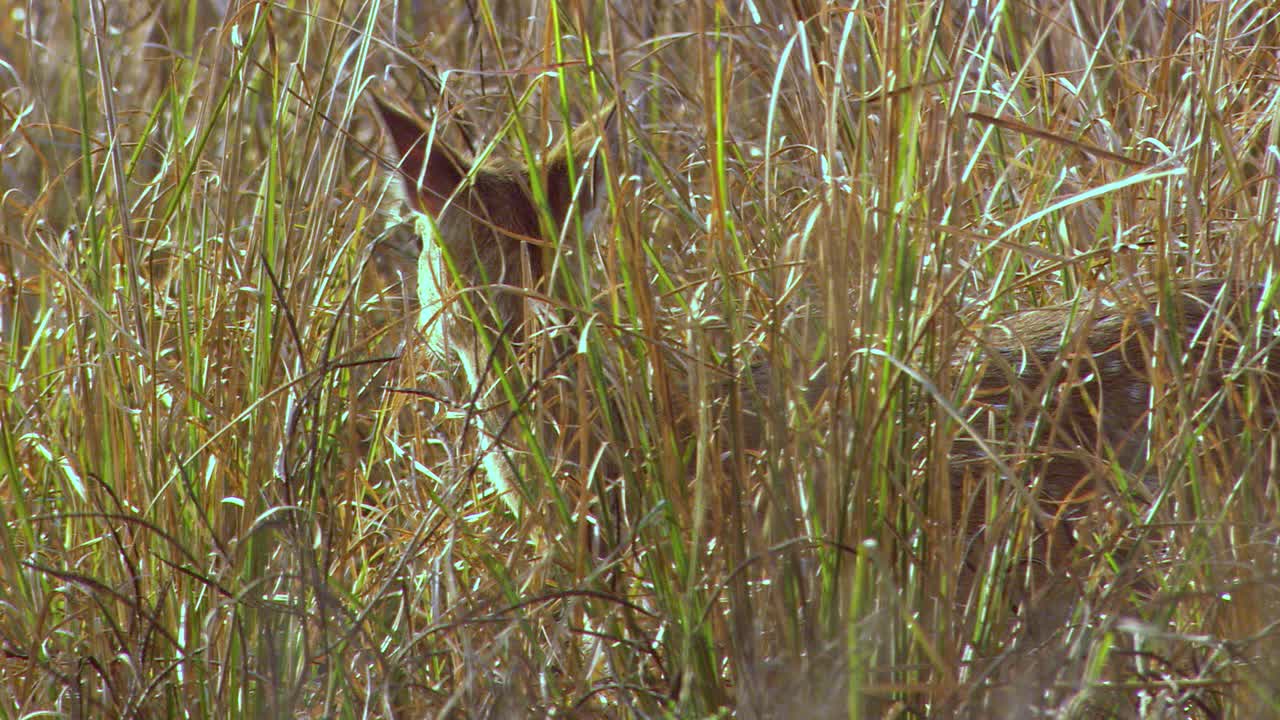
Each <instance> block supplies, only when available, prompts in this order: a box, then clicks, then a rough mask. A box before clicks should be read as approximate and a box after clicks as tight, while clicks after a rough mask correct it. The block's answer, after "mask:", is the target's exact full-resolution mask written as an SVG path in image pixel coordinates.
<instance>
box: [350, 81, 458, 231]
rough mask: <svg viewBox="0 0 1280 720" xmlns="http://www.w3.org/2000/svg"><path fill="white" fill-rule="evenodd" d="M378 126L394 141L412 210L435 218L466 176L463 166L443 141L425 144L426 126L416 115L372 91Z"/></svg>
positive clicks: (427, 130) (427, 135)
mask: <svg viewBox="0 0 1280 720" xmlns="http://www.w3.org/2000/svg"><path fill="white" fill-rule="evenodd" d="M372 95H373V102H374V106H375V107H376V108H377V110H378V117H379V118H380V119H381V120H382V126H383V127H384V128H386V129H387V134H388V135H390V136H391V141H392V142H393V143H395V147H396V155H395V161H394V162H395V166H396V170H397V172H399V173H400V179H401V180H403V181H404V187H405V192H406V193H407V194H408V197H409V202H410V203H411V204H412V205H413V207H414V209H415V210H419V211H421V212H424V213H427V214H428V215H430V216H432V217H438V216H439V215H440V210H441V209H442V208H443V207H444V204H445V202H446V201H447V200H448V199H449V198H450V197H452V196H453V194H454V192H455V191H456V190H457V189H458V185H460V184H461V183H462V180H463V178H465V177H466V176H467V168H466V165H464V164H463V163H462V162H461V161H460V160H458V157H457V156H456V155H455V154H454V153H453V152H452V151H451V150H449V149H448V148H447V147H445V146H444V144H443V143H440V142H435V143H432V144H431V145H430V146H428V139H429V137H430V129H429V128H428V127H427V124H426V123H425V122H424V121H423V120H421V119H420V118H418V117H415V116H414V115H412V114H410V113H408V112H406V111H404V110H401V109H400V108H399V107H398V106H397V105H396V104H394V103H392V102H390V101H388V100H386V99H385V98H383V97H382V96H380V95H378V94H377V93H372Z"/></svg>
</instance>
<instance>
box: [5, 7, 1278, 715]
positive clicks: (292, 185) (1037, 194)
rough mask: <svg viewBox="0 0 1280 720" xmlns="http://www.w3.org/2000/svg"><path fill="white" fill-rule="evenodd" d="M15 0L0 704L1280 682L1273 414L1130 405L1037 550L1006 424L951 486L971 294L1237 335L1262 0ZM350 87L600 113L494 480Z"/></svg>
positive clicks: (1143, 697)
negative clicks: (1203, 282) (599, 193)
mask: <svg viewBox="0 0 1280 720" xmlns="http://www.w3.org/2000/svg"><path fill="white" fill-rule="evenodd" d="M3 12H4V15H3V16H0V120H2V122H0V178H2V179H0V190H3V191H4V192H3V195H2V196H0V201H2V202H0V278H2V282H0V328H2V329H3V338H2V341H0V373H2V374H3V385H4V387H3V391H2V392H0V520H2V521H3V522H0V716H2V717H18V716H21V715H23V714H24V713H34V712H37V711H48V712H56V713H60V714H65V715H70V716H72V717H130V718H133V717H137V718H153V717H195V718H204V717H270V718H275V717H290V716H296V717H304V716H305V717H371V716H373V717H377V716H382V717H405V718H417V717H427V716H443V717H465V716H477V717H499V718H505V717H526V716H527V717H544V716H550V715H553V714H554V715H557V716H569V717H602V718H603V717H678V718H704V717H718V716H741V717H902V718H909V717H951V716H960V717H1039V716H1052V717H1162V718H1163V717H1167V718H1184V717H1203V718H1216V717H1235V718H1257V717H1268V716H1280V642H1277V635H1276V633H1277V628H1278V627H1280V624H1278V621H1280V580H1277V578H1278V577H1280V575H1278V574H1277V573H1278V571H1280V557H1278V556H1277V553H1278V552H1280V549H1278V547H1277V540H1278V539H1280V496H1278V495H1277V488H1276V487H1275V485H1274V484H1273V483H1271V482H1270V474H1271V473H1270V468H1272V467H1275V466H1280V443H1278V442H1277V437H1276V433H1275V432H1274V431H1272V429H1271V428H1270V426H1269V425H1267V424H1266V421H1267V420H1274V413H1272V412H1270V411H1269V405H1267V402H1268V399H1267V398H1266V397H1257V396H1255V395H1250V394H1249V393H1241V394H1239V395H1234V396H1232V398H1231V400H1230V402H1236V401H1239V402H1240V403H1243V404H1245V405H1250V407H1249V408H1242V407H1236V408H1234V411H1235V413H1236V414H1237V415H1239V416H1241V417H1245V418H1251V419H1247V420H1245V421H1244V422H1242V423H1240V424H1239V426H1238V427H1235V428H1234V430H1235V432H1232V433H1231V434H1223V433H1220V432H1216V431H1215V428H1218V427H1220V426H1219V425H1215V424H1214V423H1213V422H1211V418H1212V417H1213V416H1214V415H1215V414H1216V413H1221V412H1223V409H1222V406H1223V404H1224V403H1223V402H1221V401H1220V400H1219V401H1214V400H1212V399H1208V400H1205V401H1204V402H1199V400H1200V399H1201V396H1199V395H1196V394H1195V393H1190V392H1188V393H1185V394H1182V395H1178V394H1177V393H1173V394H1170V395H1162V394H1159V393H1156V394H1153V397H1152V399H1151V406H1152V410H1151V413H1150V423H1149V425H1150V432H1151V442H1150V443H1149V447H1148V451H1147V455H1146V458H1145V461H1144V470H1143V472H1140V473H1134V472H1132V471H1131V469H1130V468H1124V467H1120V466H1118V465H1117V466H1116V467H1115V468H1114V469H1113V471H1112V472H1111V473H1110V476H1109V477H1107V478H1106V479H1105V482H1099V483H1098V484H1097V485H1096V487H1095V489H1096V497H1095V498H1093V499H1092V501H1091V502H1090V503H1088V505H1087V507H1088V509H1089V512H1088V514H1087V516H1086V517H1084V518H1083V519H1081V520H1080V521H1078V522H1076V523H1075V524H1074V526H1073V532H1074V535H1075V540H1076V543H1075V546H1074V547H1072V548H1070V550H1069V557H1066V558H1056V559H1055V560H1054V564H1053V568H1054V570H1053V572H1052V573H1042V572H1038V571H1037V570H1036V568H1037V567H1043V564H1042V563H1043V562H1044V559H1043V558H1039V557H1036V552H1035V551H1034V550H1033V549H1032V548H1033V547H1034V545H1035V543H1034V542H1033V536H1034V535H1035V532H1036V531H1035V528H1036V526H1037V523H1038V522H1039V520H1040V519H1042V516H1043V514H1044V512H1043V510H1041V509H1040V508H1039V507H1038V506H1037V504H1036V503H1035V502H1034V500H1033V495H1034V490H1035V487H1036V484H1035V481H1036V468H1037V463H1036V462H1035V460H1036V452H1035V450H1034V446H1033V447H1028V446H1027V445H1026V444H1022V445H1018V444H1016V443H1007V444H1001V445H999V446H998V447H999V448H1000V451H1001V457H1002V458H1003V462H1004V465H1005V470H1003V471H1001V472H1005V473H1006V474H1004V475H1002V474H1001V472H996V471H994V470H993V471H992V472H991V473H990V477H989V478H988V479H987V480H988V482H987V486H988V488H989V490H990V492H988V493H986V494H985V495H984V496H983V500H984V501H985V504H984V507H983V509H982V511H981V515H982V517H983V520H984V524H985V525H986V531H985V532H984V533H983V534H982V535H981V536H974V535H973V534H972V533H969V532H966V531H965V530H964V529H963V528H962V527H959V524H958V523H957V521H956V518H955V517H954V512H953V505H954V504H955V498H953V497H951V494H952V484H951V483H950V482H949V469H948V468H949V465H950V453H951V448H952V447H953V445H954V444H955V443H956V442H957V440H963V438H964V433H965V432H966V431H965V429H964V427H963V425H962V423H960V422H959V420H960V419H964V418H966V417H969V415H968V413H969V412H970V410H971V408H972V407H974V400H973V398H972V393H973V387H974V378H975V367H977V366H978V365H979V364H980V363H981V362H982V361H983V356H982V354H981V352H980V351H978V350H975V342H974V340H975V337H977V336H979V335H980V328H982V327H984V326H986V325H988V324H989V323H990V322H991V321H992V319H993V318H999V317H1003V316H1005V315H1007V314H1009V313H1012V312H1015V311H1019V310H1023V309H1027V308H1036V307H1042V306H1046V305H1051V304H1058V303H1066V302H1071V301H1075V300H1081V299H1083V300H1084V301H1085V304H1087V303H1101V304H1104V305H1105V304H1108V303H1111V302H1113V301H1115V298H1118V297H1125V296H1131V295H1132V294H1133V293H1134V292H1135V288H1136V287H1138V286H1147V287H1157V288H1160V287H1165V288H1167V287H1171V286H1172V284H1173V283H1174V282H1175V281H1178V280H1186V279H1191V278H1199V277H1214V278H1221V279H1225V280H1226V283H1227V284H1226V286H1225V287H1227V288H1235V287H1244V286H1246V285H1247V286H1250V287H1252V288H1259V289H1260V292H1259V293H1258V296H1259V298H1260V300H1259V302H1258V304H1257V307H1256V308H1255V311H1256V323H1255V324H1254V325H1253V326H1251V327H1245V328H1239V327H1234V326H1233V327H1225V326H1223V327H1219V328H1218V330H1219V331H1220V332H1224V333H1225V332H1234V333H1236V337H1234V338H1233V342H1235V343H1236V344H1238V345H1239V346H1240V347H1242V348H1245V349H1246V350H1248V352H1241V353H1240V355H1239V357H1238V358H1234V359H1232V361H1231V368H1232V372H1233V373H1234V375H1233V377H1244V376H1247V375H1248V374H1249V373H1250V370H1251V368H1252V369H1254V370H1256V369H1257V368H1259V367H1262V366H1263V363H1262V362H1261V360H1260V359H1259V356H1260V355H1261V354H1262V353H1263V352H1264V351H1265V350H1266V349H1267V348H1268V347H1269V344H1270V343H1271V342H1272V338H1271V334H1270V330H1271V329H1273V328H1274V327H1275V324H1276V321H1277V316H1276V313H1275V311H1274V310H1273V309H1272V307H1271V306H1272V296H1273V294H1274V291H1275V289H1276V286H1275V283H1276V282H1277V280H1276V277H1275V275H1276V273H1275V267H1276V261H1277V259H1280V220H1278V219H1277V215H1278V212H1280V211H1278V209H1277V199H1278V197H1280V82H1278V81H1280V70H1278V60H1277V59H1278V58H1280V17H1277V15H1276V12H1277V11H1276V9H1275V8H1274V7H1273V6H1271V5H1270V4H1268V3H1264V2H1246V1H1233V2H1208V1H1206V2H1190V1H1188V2H1180V1H1178V2H1170V3H1157V2H1149V3H1136V2H1135V3H1126V2H1115V1H1113V0H1077V1H1076V2H1046V3H997V2H983V1H979V2H975V3H972V4H969V3H943V2H935V1H933V0H921V1H920V2H915V3H870V4H862V3H855V4H853V5H852V7H850V6H848V5H836V4H829V3H824V2H820V0H795V1H794V2H790V3H779V2H768V3H755V2H750V1H748V2H745V3H730V4H725V3H714V2H705V1H703V0H694V1H692V2H689V3H675V4H668V3H627V2H605V1H597V2H586V1H584V2H566V3H555V2H543V1H540V0H531V1H524V0H521V1H518V2H517V1H512V2H503V3H492V4H491V3H488V2H485V1H484V0H480V1H479V2H474V1H467V2H464V1H462V0H458V1H453V0H438V1H434V2H433V1H430V0H422V1H414V2H410V1H409V0H403V1H402V2H399V3H397V2H393V1H392V0H385V1H384V2H371V3H351V2H343V1H340V0H313V2H310V3H292V2H282V3H276V4H262V3H252V2H240V1H239V0H188V1H187V2H158V3H126V2H120V3H103V2H98V0H71V1H70V2H46V1H40V2H37V1H34V0H32V1H30V2H14V3H10V4H9V5H7V6H5V7H4V8H3ZM370 88H373V89H376V90H378V91H380V92H383V93H386V94H388V95H389V96H394V97H399V98H404V99H405V101H406V102H407V103H408V104H409V105H411V106H412V107H415V108H420V109H422V110H423V112H424V114H431V115H432V116H433V117H434V118H435V120H436V121H437V123H436V126H435V127H436V132H438V133H440V135H441V137H443V138H445V139H446V140H447V141H448V142H449V143H450V144H451V145H453V146H455V147H459V148H467V149H468V150H469V152H470V153H471V154H472V155H486V154H489V153H492V154H494V155H496V156H505V157H509V158H515V162H517V163H526V164H536V163H537V162H538V160H537V158H538V157H539V156H540V155H541V154H542V153H543V152H544V150H545V148H547V147H549V146H550V144H551V143H552V142H553V141H554V140H555V138H558V137H560V136H561V135H562V134H563V130H564V128H565V127H567V126H568V125H570V124H571V123H576V122H578V121H580V120H581V119H583V118H587V117H590V116H592V115H593V114H594V113H596V112H597V111H598V110H599V109H600V108H602V107H604V106H606V105H607V104H608V103H609V102H612V101H614V100H615V99H617V98H621V99H622V100H621V102H620V103H619V106H620V110H619V127H618V131H619V132H620V139H621V142H620V143H619V145H618V146H617V150H618V151H616V152H615V151H613V150H603V151H600V152H601V155H602V156H603V155H605V154H608V155H611V156H610V157H608V158H607V160H608V162H607V163H604V166H605V173H606V175H605V177H606V180H607V182H606V185H607V188H608V197H607V198H603V199H602V200H601V201H600V206H601V207H600V209H601V213H600V217H599V218H598V219H597V220H596V222H595V223H594V224H593V225H592V227H591V229H589V230H588V229H586V228H584V227H583V226H582V225H581V224H577V223H575V224H572V227H569V228H568V229H567V232H566V233H565V234H564V237H563V242H561V243H558V244H557V247H555V248H553V250H552V251H551V256H552V257H553V258H554V259H555V263H556V271H555V272H556V275H555V277H556V284H555V287H554V289H553V291H552V295H553V297H550V298H549V299H550V300H551V302H550V303H549V305H550V306H552V307H553V308H554V312H553V313H551V315H552V316H553V317H554V318H555V320H554V322H558V323H564V324H566V325H569V326H570V327H571V329H572V333H573V335H572V336H573V337H575V338H577V341H576V342H575V343H572V344H571V352H561V353H558V354H557V353H549V352H546V351H545V350H544V351H543V352H541V353H537V352H533V351H531V353H530V356H529V357H527V358H525V359H524V360H522V362H521V363H520V364H519V366H518V367H515V368H513V369H512V371H513V372H516V373H520V374H521V377H522V378H523V380H522V384H515V383H513V384H512V385H511V387H513V388H517V389H519V390H520V391H519V392H514V391H513V392H512V394H511V396H510V397H509V398H507V401H508V403H509V406H510V408H511V412H510V413H509V416H510V427H511V428H512V430H511V434H512V435H513V436H518V437H519V438H520V439H521V442H520V446H521V447H523V448H524V449H525V450H526V451H527V453H526V456H525V457H522V458H519V459H518V462H519V463H520V464H521V467H523V468H524V469H525V472H524V473H523V474H522V475H521V477H520V478H519V481H518V482H517V484H516V487H514V488H511V489H510V491H509V492H508V493H506V494H505V495H504V494H500V493H499V492H497V488H495V487H494V486H493V484H492V483H491V482H490V481H489V479H488V477H487V476H486V475H485V473H483V472H481V471H480V468H481V465H482V463H481V462H480V461H481V458H480V457H478V453H477V448H479V447H482V446H483V445H484V443H483V442H482V441H481V440H480V439H478V438H477V437H476V433H475V427H474V426H475V423H473V422H472V421H471V418H472V416H473V414H474V413H475V412H476V411H477V408H476V402H475V398H473V397H468V395H467V394H466V392H465V387H466V385H465V383H464V382H463V381H462V378H461V371H460V370H459V369H458V368H457V363H456V361H455V359H454V358H453V357H452V356H451V355H450V353H449V352H448V350H447V348H446V349H444V350H443V351H441V349H440V348H439V347H438V345H439V343H432V342H430V341H429V339H428V338H429V333H426V332H424V326H423V323H422V322H420V320H424V319H425V320H426V321H428V324H429V322H430V320H431V318H420V317H419V306H420V303H419V295H420V293H419V292H418V287H419V283H418V280H419V278H418V264H417V259H416V258H417V247H418V240H417V237H418V236H417V234H416V233H415V230H414V222H413V221H412V220H410V219H409V217H408V210H407V207H406V206H405V204H404V203H403V201H402V198H401V197H400V192H399V186H398V183H397V182H396V181H395V178H394V177H393V175H394V174H393V173H392V172H390V171H389V167H390V164H391V163H394V160H395V159H394V158H392V157H390V156H391V155H392V154H393V152H392V150H391V149H390V143H389V142H388V141H387V140H386V138H384V137H383V133H382V129H381V128H380V126H379V125H378V123H377V121H376V118H375V116H374V113H373V108H372V104H371V102H370V100H369V92H368V91H369V89H370ZM420 224H421V223H419V225H420ZM422 294H423V295H426V294H427V293H422ZM445 295H449V293H448V292H446V293H445ZM445 300H446V301H449V298H445ZM1065 342H1066V341H1065V340H1064V344H1065ZM548 345H551V344H548ZM1156 357H1157V358H1159V357H1164V358H1166V359H1172V360H1171V361H1172V362H1174V363H1175V367H1176V362H1177V357H1178V352H1177V349H1176V348H1173V349H1166V350H1165V354H1164V355H1157V356H1156ZM1162 362H1164V361H1162V360H1159V359H1156V360H1155V361H1153V363H1152V367H1153V368H1155V369H1153V373H1154V372H1156V369H1159V368H1161V367H1162ZM815 378H826V380H825V381H824V387H822V388H821V389H822V392H816V391H815V389H814V384H815V382H816V381H815ZM1153 382H1154V383H1155V385H1156V386H1157V387H1158V388H1159V387H1165V386H1166V385H1169V386H1172V387H1174V388H1175V389H1176V388H1178V387H1197V386H1198V383H1201V382H1208V380H1207V379H1206V378H1203V377H1202V376H1201V374H1199V373H1198V371H1197V370H1196V368H1194V367H1189V368H1188V370H1187V372H1186V373H1184V374H1182V375H1176V376H1167V375H1166V381H1164V384H1162V382H1159V381H1155V380H1153ZM761 388H768V390H767V393H766V394H767V395H768V399H769V401H770V402H769V403H768V404H767V407H768V408H769V412H767V413H763V414H762V415H761V417H760V418H759V420H758V425H759V428H758V429H759V430H760V432H758V433H754V434H755V435H758V436H759V438H758V440H757V441H756V442H747V441H746V440H744V438H745V437H747V436H748V435H749V434H753V432H752V431H753V430H754V429H756V428H752V427H746V425H748V424H751V423H756V422H757V421H756V420H753V419H751V418H748V417H745V416H744V414H743V413H742V412H741V398H742V396H743V393H764V392H765V391H764V390H762V389H761ZM1167 398H1174V399H1172V400H1168V399H1167ZM1240 398H1243V400H1240ZM1188 399H1192V400H1196V402H1192V401H1190V400H1188ZM1230 402H1228V403H1227V404H1230ZM1251 404H1253V405H1258V406H1260V407H1261V410H1259V409H1258V407H1254V406H1253V405H1251ZM570 411H572V416H573V417H576V418H579V419H581V418H583V417H587V418H591V419H592V421H593V422H594V423H595V424H596V425H597V431H596V434H597V438H598V439H602V440H603V445H601V446H597V445H594V444H588V443H587V442H586V441H584V440H583V438H584V437H585V435H583V434H581V433H577V432H575V430H576V426H575V425H572V424H567V425H562V424H560V423H559V422H558V420H560V419H561V418H562V417H564V416H566V414H568V413H570ZM548 428H550V429H552V430H555V429H560V430H562V432H560V433H559V434H558V435H557V434H556V433H555V432H547V431H546V430H547V429H548ZM681 428H684V429H687V430H686V431H678V429H681ZM599 447H604V448H607V449H608V451H609V452H610V453H613V454H614V455H615V456H616V457H620V458H623V460H624V462H622V463H620V464H619V463H618V462H616V461H615V462H603V461H601V462H592V459H593V457H600V456H602V455H599V456H593V455H592V454H591V453H590V452H583V451H584V450H595V449H598V448H599ZM600 452H601V453H603V452H604V451H600ZM584 455H586V456H587V457H586V458H584V457H583V456H584ZM575 460H576V462H575ZM1002 478H1003V479H1002ZM1010 480H1013V481H1012V482H1011V481H1010ZM1029 489H1030V491H1029ZM973 548H977V549H976V550H974V549H973Z"/></svg>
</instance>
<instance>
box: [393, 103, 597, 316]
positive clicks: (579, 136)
mask: <svg viewBox="0 0 1280 720" xmlns="http://www.w3.org/2000/svg"><path fill="white" fill-rule="evenodd" d="M375 101H376V106H377V110H378V115H379V117H380V118H381V120H382V124H383V126H384V127H385V128H386V129H387V133H388V134H389V135H390V136H391V140H392V142H393V144H394V146H395V160H396V163H397V165H396V167H397V170H398V172H399V174H400V178H401V181H402V182H403V183H404V187H405V194H406V195H407V196H408V199H409V203H410V204H411V205H412V206H413V208H414V209H415V210H418V211H419V212H422V213H424V214H426V215H427V216H429V217H430V218H431V220H432V223H431V226H432V231H431V232H430V233H429V235H430V237H424V238H423V241H424V243H434V245H435V246H436V247H438V248H439V250H440V252H441V253H443V255H444V259H445V263H446V267H449V268H451V269H452V272H451V273H448V274H449V275H450V276H451V277H452V279H453V282H454V284H455V285H458V287H456V288H455V289H456V290H459V291H463V292H466V291H469V290H472V289H480V290H483V292H481V293H479V296H478V297H473V298H472V302H473V303H474V306H475V307H476V308H477V310H478V311H479V314H480V316H481V319H482V321H484V322H485V323H486V324H491V328H492V329H493V330H497V331H501V330H504V329H514V328H515V327H516V326H518V325H519V323H520V321H521V319H522V316H523V313H522V310H523V300H524V299H525V298H526V297H529V296H530V295H531V294H535V293H543V292H546V291H547V290H548V288H547V287H546V281H545V273H546V270H547V268H548V266H549V264H550V258H551V254H552V251H553V249H554V246H555V241H556V234H557V233H559V231H560V229H561V228H563V227H564V226H565V225H566V223H567V222H568V221H569V220H570V219H571V217H572V215H571V214H572V213H574V212H579V213H581V214H582V215H583V216H584V217H585V216H589V215H590V214H591V213H590V211H591V210H593V209H594V207H595V204H596V202H597V200H598V198H599V197H600V196H601V195H602V194H603V191H602V188H601V187H600V186H601V185H602V182H603V172H602V167H601V166H602V163H600V162H597V161H593V160H588V158H589V157H592V148H593V146H594V145H595V143H594V142H593V137H594V136H596V135H598V134H599V133H600V132H601V130H604V132H605V137H606V140H608V139H610V138H611V137H612V136H613V133H614V126H615V121H614V120H613V117H614V113H612V112H609V113H608V116H607V117H606V118H605V119H603V120H599V119H597V120H595V121H593V122H588V123H586V124H584V125H583V126H582V127H581V128H579V129H578V130H576V131H575V132H574V133H573V135H572V136H571V139H570V141H568V142H562V143H561V144H560V146H559V147H558V148H556V149H555V150H553V151H552V152H550V153H549V154H548V155H547V157H546V159H545V160H544V162H543V163H542V165H541V167H539V168H538V169H537V170H536V176H537V177H536V181H537V182H536V184H537V185H538V186H539V187H541V188H542V192H543V195H544V197H545V200H546V203H545V207H544V209H545V216H544V214H543V210H541V209H540V208H539V203H538V202H537V200H536V199H535V195H534V190H533V188H534V186H535V178H534V176H533V175H531V173H530V172H529V169H528V168H527V167H525V166H524V165H522V164H517V163H514V162H510V161H506V160H502V159H499V160H488V161H485V162H483V163H480V164H474V165H473V164H471V163H468V162H466V161H464V160H463V159H462V157H461V156H460V155H459V154H458V153H457V152H455V151H454V150H452V149H451V148H449V147H448V146H446V145H445V144H444V143H442V142H440V141H439V140H438V139H436V140H435V141H434V142H431V138H430V129H429V126H428V125H427V123H426V122H425V121H424V120H423V119H421V118H419V117H416V116H414V115H412V114H410V113H408V112H406V111H403V110H401V109H399V108H398V107H396V106H395V105H393V104H391V103H389V102H388V101H386V100H383V99H382V98H378V97H376V96H375ZM571 150H572V152H573V153H574V154H576V158H575V157H571V152H570V151H571ZM575 169H576V172H572V170H575ZM575 179H576V180H577V181H578V182H574V180H575ZM490 321H492V322H491V323H490Z"/></svg>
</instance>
